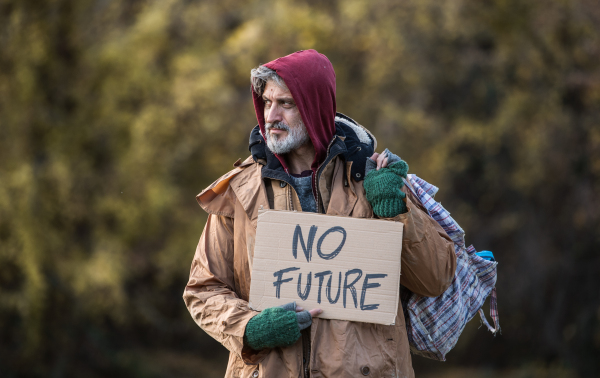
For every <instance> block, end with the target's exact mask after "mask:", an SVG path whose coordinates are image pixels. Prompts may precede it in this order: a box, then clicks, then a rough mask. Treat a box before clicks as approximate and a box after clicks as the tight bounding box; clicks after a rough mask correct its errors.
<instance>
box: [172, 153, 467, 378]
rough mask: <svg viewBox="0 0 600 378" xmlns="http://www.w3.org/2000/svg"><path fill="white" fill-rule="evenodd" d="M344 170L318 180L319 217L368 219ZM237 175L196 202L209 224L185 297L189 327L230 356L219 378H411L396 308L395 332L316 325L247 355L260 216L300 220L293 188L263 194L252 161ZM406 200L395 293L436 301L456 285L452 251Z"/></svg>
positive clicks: (359, 192) (337, 167)
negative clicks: (402, 290) (282, 344)
mask: <svg viewBox="0 0 600 378" xmlns="http://www.w3.org/2000/svg"><path fill="white" fill-rule="evenodd" d="M343 164H344V162H343V160H342V159H341V158H340V157H336V158H334V159H333V160H332V161H331V162H330V163H328V165H327V166H326V167H325V169H324V170H323V173H322V175H321V176H320V180H319V181H320V182H319V188H320V196H321V201H322V204H321V206H322V208H323V209H327V211H326V213H327V214H331V215H342V216H350V217H356V218H372V217H374V215H373V211H372V208H371V206H370V205H369V203H368V201H367V199H366V197H365V191H364V189H363V185H362V181H360V182H356V181H354V180H351V178H350V176H349V173H348V175H347V176H346V177H344V171H346V172H350V169H349V168H350V167H347V168H348V169H346V170H344V167H343ZM349 164H351V163H349ZM235 166H236V168H235V169H234V170H232V171H230V172H229V173H227V174H226V175H224V176H223V177H221V178H219V179H218V180H217V181H215V182H214V183H213V184H212V185H211V186H209V187H208V188H207V189H205V190H204V191H203V192H202V193H200V194H199V195H198V196H197V200H198V202H199V204H200V206H202V208H203V209H204V210H206V211H207V212H208V213H209V217H208V221H207V223H206V227H205V229H204V232H203V233H202V236H201V238H200V242H199V244H198V248H197V249H196V254H195V256H194V260H193V262H192V267H191V271H190V279H189V282H188V284H187V286H186V288H185V291H184V294H183V298H184V300H185V303H186V305H187V308H188V309H189V311H190V313H191V315H192V317H193V318H194V320H195V321H196V323H197V324H198V325H199V326H200V327H201V328H202V329H203V330H204V331H206V333H208V334H209V335H210V336H212V337H213V338H215V339H216V340H217V341H219V342H220V343H221V344H223V345H224V346H225V347H226V348H227V349H229V351H230V356H229V364H228V367H227V373H226V377H253V378H256V377H269V378H271V377H290V378H291V377H295V378H301V377H307V376H310V377H358V376H360V377H362V376H371V377H413V376H414V372H413V369H412V363H411V357H410V350H409V345H408V339H407V336H406V325H405V321H404V315H403V311H402V308H401V305H399V307H398V317H397V321H396V324H395V325H392V326H384V325H379V324H371V323H358V322H348V321H341V320H327V319H318V318H314V319H313V324H312V326H311V327H310V328H309V330H310V331H309V333H307V334H306V335H305V336H306V337H301V338H300V339H299V340H298V341H297V342H296V343H295V344H294V345H292V346H290V347H286V348H275V349H266V350H262V351H258V352H257V351H254V350H251V349H250V348H248V347H247V346H244V341H243V336H244V331H245V328H246V324H247V323H248V321H249V320H250V319H251V318H252V317H253V316H255V315H257V314H258V312H255V311H253V310H251V309H250V308H249V307H248V298H249V292H250V280H251V271H252V257H253V254H254V241H255V235H256V222H257V217H258V210H259V209H260V208H261V207H263V208H265V209H267V208H274V209H277V210H290V209H295V210H300V203H299V200H298V196H297V195H296V193H295V191H294V189H293V188H292V187H291V186H290V185H286V184H285V183H284V182H280V181H277V180H272V181H271V185H265V181H267V180H268V179H263V178H262V177H261V168H262V165H261V164H260V163H257V162H254V160H253V159H252V157H249V158H248V159H246V161H244V162H243V163H241V164H240V162H239V161H238V162H237V163H236V164H235ZM407 192H408V193H407V208H408V212H407V213H405V214H401V215H398V216H397V217H395V218H394V220H396V221H401V222H402V223H404V240H403V245H402V261H401V283H402V285H404V286H406V287H407V288H408V289H410V290H411V291H413V292H415V293H418V294H421V295H425V296H438V295H440V294H441V293H442V292H444V290H445V289H446V288H447V287H448V286H449V285H450V283H451V281H452V279H453V277H454V271H455V269H456V256H455V254H454V246H453V244H452V241H451V240H450V238H449V237H448V236H447V235H446V233H445V232H444V231H443V229H442V228H441V227H440V226H439V225H438V224H437V223H436V222H435V221H434V220H433V219H431V218H430V217H429V216H428V215H427V214H426V213H425V212H424V209H423V208H422V207H420V206H418V205H416V203H418V202H417V201H416V200H415V199H414V198H413V197H412V195H411V194H410V191H407ZM321 201H320V202H321ZM309 335H310V338H309V337H308V336H309ZM309 343H310V345H308V344H309ZM304 355H306V356H304ZM305 358H306V360H307V363H306V364H305V363H303V360H304V359H305Z"/></svg>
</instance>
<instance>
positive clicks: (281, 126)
mask: <svg viewBox="0 0 600 378" xmlns="http://www.w3.org/2000/svg"><path fill="white" fill-rule="evenodd" d="M271 129H279V130H284V131H290V127H289V126H288V125H287V124H285V123H283V122H274V123H267V124H265V130H266V131H267V132H269V130H271Z"/></svg>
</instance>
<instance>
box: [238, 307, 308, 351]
mask: <svg viewBox="0 0 600 378" xmlns="http://www.w3.org/2000/svg"><path fill="white" fill-rule="evenodd" d="M309 316H310V314H309ZM299 338H300V326H299V325H298V318H297V317H296V312H295V311H289V310H286V309H284V308H281V307H270V308H267V309H265V310H263V311H262V312H261V313H260V314H258V315H256V316H255V317H253V318H252V319H250V321H249V322H248V324H247V325H246V333H245V334H244V340H245V342H246V345H248V346H249V347H250V348H252V349H254V350H261V349H264V348H275V347H285V346H289V345H292V344H293V343H295V342H296V340H298V339H299Z"/></svg>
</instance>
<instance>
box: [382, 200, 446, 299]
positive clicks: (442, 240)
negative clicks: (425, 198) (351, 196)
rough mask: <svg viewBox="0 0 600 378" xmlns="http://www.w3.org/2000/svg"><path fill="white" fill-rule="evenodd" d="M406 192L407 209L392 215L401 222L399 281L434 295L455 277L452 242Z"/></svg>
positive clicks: (408, 286) (420, 292) (413, 289)
mask: <svg viewBox="0 0 600 378" xmlns="http://www.w3.org/2000/svg"><path fill="white" fill-rule="evenodd" d="M405 192H406V206H407V208H408V211H407V212H406V213H404V214H400V215H397V216H396V217H394V218H392V219H393V220H395V221H400V222H402V223H403V224H404V235H403V242H402V262H401V268H400V269H401V276H400V283H401V284H402V285H404V286H406V287H407V288H408V289H409V290H410V291H412V292H413V293H416V294H419V295H422V296H426V297H437V296H439V295H441V294H442V293H443V292H444V291H445V290H446V289H447V288H448V286H450V284H451V283H452V280H453V279H454V273H455V270H456V254H455V253H454V243H453V242H452V240H451V239H450V237H449V236H448V235H447V234H446V232H445V231H444V229H443V228H442V227H441V226H440V225H439V224H438V223H437V222H436V221H435V220H434V219H433V218H431V217H430V216H429V215H428V214H427V213H426V212H425V209H424V208H422V207H420V206H419V205H418V200H417V199H415V198H414V197H413V195H412V194H411V193H410V190H405Z"/></svg>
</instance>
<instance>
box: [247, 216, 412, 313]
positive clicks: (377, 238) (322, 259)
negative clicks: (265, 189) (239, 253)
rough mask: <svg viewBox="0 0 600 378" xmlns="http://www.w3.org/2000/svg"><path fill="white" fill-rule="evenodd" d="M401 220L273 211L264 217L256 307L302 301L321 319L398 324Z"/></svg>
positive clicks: (253, 295)
mask: <svg viewBox="0 0 600 378" xmlns="http://www.w3.org/2000/svg"><path fill="white" fill-rule="evenodd" d="M402 228H403V224H402V223H400V222H390V221H385V220H378V219H358V218H349V217H338V216H329V215H323V214H314V213H299V212H290V211H274V210H267V211H263V212H260V213H259V215H258V226H257V230H256V243H255V247H254V260H253V266H252V282H251V286H250V306H251V307H252V308H253V309H255V310H259V311H260V310H264V309H265V308H268V307H273V306H279V305H282V304H285V303H289V302H292V301H296V303H297V305H298V306H301V307H304V309H305V310H310V309H314V308H320V309H322V310H323V313H322V314H321V315H319V317H320V318H326V319H341V320H350V321H358V322H367V323H379V324H388V325H389V324H395V322H396V312H397V310H398V300H399V298H398V295H399V290H400V253H401V250H402Z"/></svg>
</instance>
